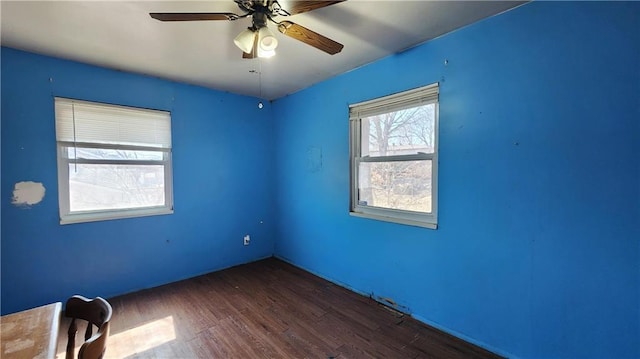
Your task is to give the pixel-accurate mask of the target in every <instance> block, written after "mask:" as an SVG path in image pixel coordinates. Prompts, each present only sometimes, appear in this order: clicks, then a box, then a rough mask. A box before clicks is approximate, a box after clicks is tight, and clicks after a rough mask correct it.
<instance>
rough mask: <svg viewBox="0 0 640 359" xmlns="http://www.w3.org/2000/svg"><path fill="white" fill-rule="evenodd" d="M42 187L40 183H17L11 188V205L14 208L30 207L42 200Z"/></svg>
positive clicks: (43, 190)
mask: <svg viewBox="0 0 640 359" xmlns="http://www.w3.org/2000/svg"><path fill="white" fill-rule="evenodd" d="M44 192H45V189H44V186H43V185H42V183H40V182H32V181H24V182H18V183H16V185H15V186H14V187H13V200H12V201H11V203H13V204H14V205H16V206H32V205H34V204H37V203H40V201H42V199H43V198H44Z"/></svg>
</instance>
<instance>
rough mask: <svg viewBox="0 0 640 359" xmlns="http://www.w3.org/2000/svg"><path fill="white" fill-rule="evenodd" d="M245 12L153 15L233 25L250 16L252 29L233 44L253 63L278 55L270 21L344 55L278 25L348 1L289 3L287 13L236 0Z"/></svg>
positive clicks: (323, 43)
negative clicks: (258, 59)
mask: <svg viewBox="0 0 640 359" xmlns="http://www.w3.org/2000/svg"><path fill="white" fill-rule="evenodd" d="M233 1H234V2H235V3H236V4H237V5H238V7H239V8H240V9H241V10H242V11H243V12H244V13H243V14H241V15H238V14H234V13H231V12H204V13H193V12H184V13H157V12H152V13H150V14H149V15H151V17H152V18H154V19H156V20H160V21H204V20H229V21H234V20H238V19H242V18H245V17H249V16H251V19H252V23H251V26H250V27H248V28H247V29H246V30H244V31H243V32H241V33H240V34H239V35H238V36H236V38H235V39H234V40H233V41H234V43H235V44H236V46H238V47H239V48H240V50H242V52H243V54H242V57H243V58H245V59H252V58H254V57H256V56H258V57H271V56H273V55H274V54H275V49H276V47H277V46H278V39H277V38H276V37H275V36H273V33H271V31H270V30H269V28H268V27H267V21H270V22H272V23H274V24H276V25H277V27H278V31H280V32H281V33H283V34H285V35H287V36H289V37H291V38H294V39H296V40H299V41H302V42H304V43H305V44H308V45H311V46H313V47H315V48H317V49H319V50H322V51H324V52H326V53H328V54H330V55H335V54H337V53H338V52H340V51H342V48H343V47H344V45H342V44H340V43H338V42H336V41H333V40H331V39H329V38H328V37H326V36H323V35H320V34H318V33H317V32H314V31H311V30H309V29H307V28H306V27H304V26H301V25H298V24H295V23H293V22H291V21H288V20H284V21H276V20H275V18H276V17H278V16H291V15H296V14H300V13H303V12H308V11H311V10H315V9H319V8H323V7H326V6H329V5H333V4H337V3H340V2H343V1H345V0H337V1H301V0H298V1H287V2H286V3H287V9H285V8H283V7H282V6H281V5H280V3H279V2H278V0H233Z"/></svg>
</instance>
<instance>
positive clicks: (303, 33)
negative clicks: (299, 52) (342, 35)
mask: <svg viewBox="0 0 640 359" xmlns="http://www.w3.org/2000/svg"><path fill="white" fill-rule="evenodd" d="M278 31H280V32H281V33H283V34H285V35H287V36H289V37H292V38H294V39H296V40H300V41H302V42H304V43H305V44H307V45H311V46H313V47H315V48H316V49H319V50H322V51H324V52H326V53H328V54H330V55H335V54H337V53H338V52H340V51H342V48H343V47H344V45H342V44H341V43H338V42H335V41H333V40H331V39H330V38H328V37H325V36H322V35H320V34H318V33H317V32H314V31H311V30H309V29H307V28H306V27H304V26H300V25H298V24H294V23H292V22H291V21H282V22H281V23H279V24H278Z"/></svg>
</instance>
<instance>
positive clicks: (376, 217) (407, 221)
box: [349, 212, 438, 229]
mask: <svg viewBox="0 0 640 359" xmlns="http://www.w3.org/2000/svg"><path fill="white" fill-rule="evenodd" d="M349 215H351V216H354V217H360V218H367V219H373V220H378V221H384V222H392V223H398V224H404V225H407V226H414V227H422V228H429V229H438V224H437V223H428V222H422V221H416V220H412V219H406V218H397V217H388V216H380V215H376V214H370V213H360V212H349Z"/></svg>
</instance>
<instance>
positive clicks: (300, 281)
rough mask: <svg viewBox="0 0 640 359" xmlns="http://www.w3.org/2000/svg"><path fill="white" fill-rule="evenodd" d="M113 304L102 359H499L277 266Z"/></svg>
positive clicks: (228, 273) (262, 265)
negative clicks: (107, 337) (109, 327)
mask: <svg viewBox="0 0 640 359" xmlns="http://www.w3.org/2000/svg"><path fill="white" fill-rule="evenodd" d="M109 302H110V303H111V305H112V307H113V309H114V314H113V317H112V322H111V335H110V336H109V340H108V342H107V352H106V355H105V359H109V358H118V359H122V358H127V359H134V358H135V359H138V358H139V359H143V358H184V359H190V358H206V359H210V358H242V359H246V358H325V359H327V358H330V359H331V358H336V359H338V358H340V359H345V358H414V359H415V358H447V359H454V358H460V359H465V358H492V359H493V358H500V357H499V356H497V355H495V354H493V353H490V352H488V351H486V350H484V349H482V348H479V347H477V346H474V345H472V344H469V343H466V342H464V341H462V340H460V339H458V338H455V337H453V336H451V335H449V334H446V333H443V332H441V331H439V330H437V329H435V328H432V327H429V326H427V325H425V324H423V323H420V322H418V321H416V320H414V319H413V318H411V317H409V316H406V315H404V314H402V313H398V312H395V311H393V310H389V309H388V308H386V307H384V306H382V305H380V304H379V303H377V302H375V301H374V300H372V299H370V298H367V297H363V296H361V295H358V294H356V293H354V292H352V291H349V290H347V289H345V288H342V287H340V286H338V285H335V284H333V283H331V282H328V281H326V280H324V279H322V278H319V277H317V276H315V275H313V274H311V273H308V272H305V271H303V270H301V269H299V268H296V267H294V266H292V265H290V264H287V263H285V262H282V261H280V260H277V259H274V258H270V259H266V260H262V261H258V262H254V263H249V264H246V265H242V266H238V267H234V268H230V269H226V270H223V271H219V272H215V273H210V274H207V275H203V276H199V277H195V278H191V279H188V280H184V281H180V282H176V283H172V284H168V285H164V286H161V287H157V288H152V289H146V290H142V291H139V292H136V293H131V294H127V295H123V296H118V297H115V298H110V299H109ZM68 325H69V321H68V320H67V319H66V318H63V320H62V326H63V327H62V328H61V330H60V333H61V335H60V338H59V340H58V356H57V357H58V358H59V359H62V358H64V353H63V351H64V349H65V347H66V340H67V339H66V331H67V328H68ZM83 331H84V329H82V328H81V327H79V328H78V332H79V333H82V332H83ZM77 344H78V347H79V345H80V344H81V343H77Z"/></svg>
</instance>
